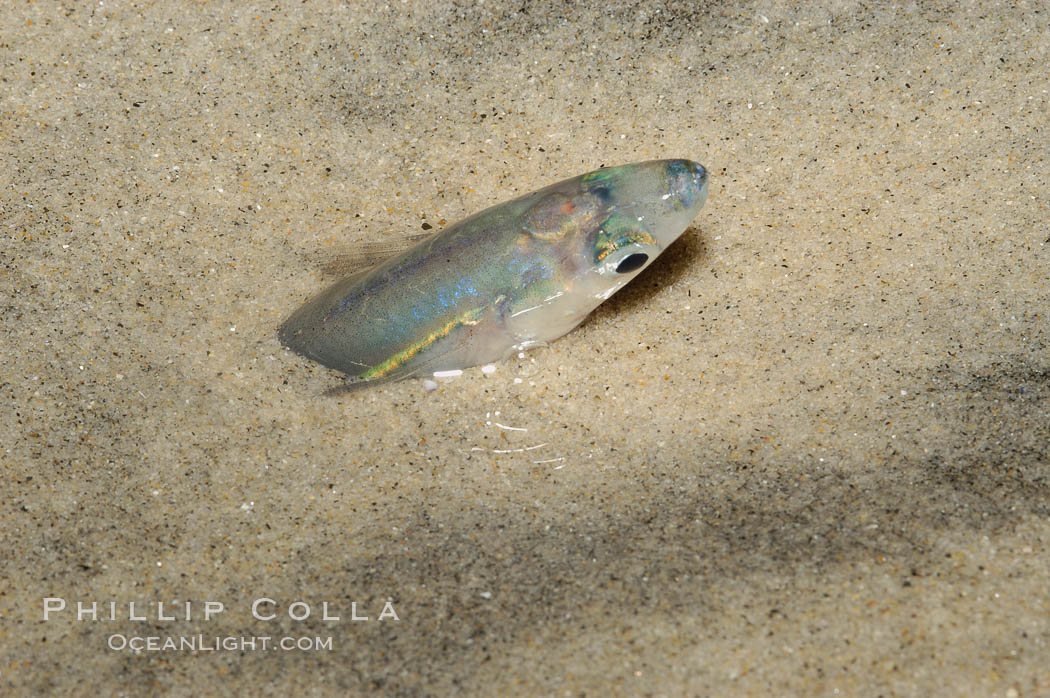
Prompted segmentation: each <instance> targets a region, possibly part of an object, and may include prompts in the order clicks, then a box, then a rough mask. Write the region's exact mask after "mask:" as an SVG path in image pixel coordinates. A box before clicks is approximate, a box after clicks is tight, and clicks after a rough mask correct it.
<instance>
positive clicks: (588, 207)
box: [509, 160, 707, 341]
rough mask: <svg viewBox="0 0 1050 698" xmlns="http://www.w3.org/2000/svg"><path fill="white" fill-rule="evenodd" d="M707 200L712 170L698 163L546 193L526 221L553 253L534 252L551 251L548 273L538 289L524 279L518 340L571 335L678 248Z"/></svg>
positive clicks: (662, 164) (624, 170)
mask: <svg viewBox="0 0 1050 698" xmlns="http://www.w3.org/2000/svg"><path fill="white" fill-rule="evenodd" d="M706 198H707V170H705V169H704V167H703V166H702V165H700V164H698V163H696V162H693V161H691V160H652V161H649V162H640V163H636V164H632V165H623V166H620V167H609V168H604V169H601V170H597V171H595V172H591V173H590V174H587V175H583V176H582V177H579V178H577V179H574V180H567V181H566V182H563V183H560V184H559V185H556V186H555V187H552V188H549V189H548V190H545V191H544V192H542V193H541V195H540V196H539V197H538V198H537V199H536V200H535V201H534V202H532V203H530V206H531V208H530V209H529V210H528V212H527V213H526V214H525V215H524V218H523V220H524V222H525V225H524V229H525V231H526V232H527V233H528V238H529V239H531V240H533V241H542V242H543V243H545V244H547V245H549V247H540V248H535V247H530V248H529V249H530V250H536V249H542V250H546V252H544V253H543V254H539V255H536V259H538V260H542V261H541V262H540V263H538V268H541V269H543V270H544V271H545V272H547V273H545V275H544V276H543V277H542V279H543V282H542V283H536V284H535V285H533V284H531V283H529V281H530V280H531V279H533V278H536V279H539V278H540V276H539V275H538V274H530V275H527V276H526V277H523V279H524V282H523V284H522V288H521V290H520V291H519V292H518V293H517V294H516V298H515V301H516V302H515V304H514V305H515V308H514V310H513V312H512V314H511V318H512V320H511V322H510V323H509V324H510V326H511V327H512V329H513V330H514V333H515V334H516V335H517V336H519V337H524V338H529V340H530V341H531V340H532V339H535V340H537V341H549V340H550V339H553V338H556V337H559V336H561V335H562V334H565V333H566V332H568V331H569V330H571V329H572V328H573V327H575V326H576V325H578V324H579V323H580V322H582V320H583V319H584V318H585V317H586V316H587V315H588V314H589V313H590V312H591V311H592V310H594V309H595V308H596V307H597V306H598V305H600V304H601V303H602V302H603V301H605V300H606V299H607V298H609V297H610V296H612V295H613V294H614V293H616V291H618V290H619V289H621V288H623V287H624V286H625V285H626V284H627V283H628V282H630V281H631V279H633V278H634V277H636V276H637V275H638V274H639V273H641V272H642V270H644V269H645V268H646V267H648V266H649V264H651V263H652V261H653V260H654V259H656V257H657V256H659V255H660V253H661V252H663V251H664V250H666V249H667V248H668V247H669V246H670V245H671V244H672V243H673V242H674V241H675V240H677V239H678V237H679V236H680V235H681V234H682V233H683V232H684V231H685V230H686V229H687V228H688V227H689V224H690V223H691V222H692V220H693V218H694V217H695V216H696V214H697V213H698V212H699V210H700V208H701V207H702V206H703V205H704V201H705V199H706ZM548 260H549V261H548ZM532 289H535V291H533V290H532ZM512 295H513V294H512Z"/></svg>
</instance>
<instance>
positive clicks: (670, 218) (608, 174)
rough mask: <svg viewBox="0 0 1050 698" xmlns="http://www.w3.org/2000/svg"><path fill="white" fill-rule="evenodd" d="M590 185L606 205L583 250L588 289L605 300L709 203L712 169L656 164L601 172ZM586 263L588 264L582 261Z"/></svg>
mask: <svg viewBox="0 0 1050 698" xmlns="http://www.w3.org/2000/svg"><path fill="white" fill-rule="evenodd" d="M584 186H587V187H589V188H591V191H592V193H593V194H594V195H596V196H598V197H599V198H602V199H604V200H605V202H606V204H607V205H606V206H605V207H604V209H603V218H602V220H601V222H600V223H599V224H597V225H595V226H594V227H593V229H592V230H591V232H590V233H589V235H588V237H587V239H586V242H585V244H584V245H583V246H582V249H581V250H580V252H581V254H582V255H585V256H587V257H588V258H589V259H587V260H586V262H587V263H589V267H586V266H584V267H583V268H584V269H587V271H588V273H587V274H586V276H587V277H589V278H587V279H580V281H581V282H583V285H586V286H589V287H591V289H590V290H591V292H592V293H593V294H594V295H595V296H596V297H597V298H598V299H599V301H600V300H604V299H605V298H608V297H609V296H611V295H612V294H613V293H615V292H616V291H617V290H618V289H620V288H622V287H623V286H624V285H625V284H626V283H627V282H628V281H630V280H631V279H632V278H634V277H635V276H637V275H638V274H639V273H640V272H641V271H642V270H643V269H645V268H646V267H647V266H648V265H649V264H650V263H652V261H653V260H654V259H655V258H656V257H657V256H658V255H659V254H660V253H661V252H663V251H664V250H666V249H667V248H668V247H669V246H670V245H671V243H673V242H674V241H675V240H677V239H678V237H679V236H680V235H681V234H682V233H683V232H684V231H685V230H686V228H688V227H689V224H690V223H691V222H692V220H693V218H695V217H696V214H697V212H698V211H699V210H700V208H701V207H702V206H703V205H704V201H705V200H706V199H707V170H706V169H704V166H703V165H700V164H699V163H696V162H693V161H692V160H681V159H680V160H651V161H649V162H641V163H637V164H634V165H625V166H623V167H615V168H609V169H608V170H598V171H597V172H594V173H592V174H591V175H588V176H585V177H584ZM581 261H583V260H581Z"/></svg>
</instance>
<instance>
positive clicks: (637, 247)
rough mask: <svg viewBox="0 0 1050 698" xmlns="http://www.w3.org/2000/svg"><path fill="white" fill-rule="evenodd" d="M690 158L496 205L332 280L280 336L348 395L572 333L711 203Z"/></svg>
mask: <svg viewBox="0 0 1050 698" xmlns="http://www.w3.org/2000/svg"><path fill="white" fill-rule="evenodd" d="M707 179H708V175H707V170H706V169H705V168H704V166H703V165H700V164H699V163H697V162H694V161H692V160H686V159H667V160H649V161H645V162H637V163H632V164H627V165H620V166H617V167H605V168H602V169H599V170H595V171H593V172H588V173H587V174H583V175H580V176H578V177H573V178H571V179H566V180H563V181H561V182H558V183H556V184H552V185H550V186H548V187H545V188H543V189H540V190H538V191H535V192H532V193H530V194H526V195H524V196H520V197H518V198H516V199H513V200H511V201H507V202H505V203H502V204H498V205H495V206H492V207H491V208H487V209H485V210H483V211H481V212H479V213H476V214H474V215H472V216H470V217H468V218H465V219H463V220H462V221H459V222H458V223H455V224H453V225H450V226H448V227H447V228H445V229H444V230H441V231H440V232H438V233H436V234H434V235H432V236H430V237H428V238H426V239H425V240H422V241H420V242H419V243H418V244H416V245H415V246H413V247H411V248H410V249H408V250H405V251H404V252H402V253H401V254H397V255H395V256H393V257H391V258H389V259H387V260H385V261H383V262H381V263H379V264H378V265H376V266H374V267H371V268H369V269H364V270H360V271H358V272H356V273H354V274H351V275H349V276H347V277H346V278H343V279H341V280H339V281H338V282H336V283H335V284H333V285H332V286H331V287H329V288H328V289H326V290H324V291H322V292H321V293H320V294H318V295H317V296H315V297H313V298H312V299H310V300H308V301H307V302H306V303H305V304H303V305H302V306H301V307H300V308H299V309H297V310H296V311H295V312H294V313H292V314H291V315H290V316H289V317H288V318H287V319H286V320H285V321H284V323H283V324H282V325H281V327H280V329H279V330H278V338H279V339H280V342H281V343H282V344H283V345H284V346H286V347H288V348H289V349H291V350H292V351H294V352H296V353H298V354H301V355H302V356H304V357H307V358H308V359H311V360H313V361H316V362H317V363H320V364H322V365H323V366H326V367H328V368H331V369H334V370H336V371H340V372H342V373H344V374H345V375H346V383H345V385H344V386H342V387H343V388H344V389H351V390H354V389H357V388H360V387H365V386H371V385H379V384H382V383H388V382H391V381H397V380H402V379H405V378H410V377H421V378H422V377H429V376H430V375H432V374H442V373H444V372H455V371H458V370H462V369H466V368H470V367H472V366H480V365H485V364H493V363H496V362H499V361H502V360H505V359H507V358H509V357H510V356H512V355H513V354H515V353H517V352H520V351H523V350H526V349H529V348H532V347H536V346H544V345H546V344H547V343H549V342H551V341H553V340H555V339H557V338H559V337H561V336H562V335H565V334H567V333H568V332H571V331H572V330H573V329H575V328H576V327H577V326H578V325H579V324H580V323H581V322H583V320H584V319H585V318H586V317H587V316H588V315H589V314H590V312H591V311H592V310H594V309H595V308H596V307H598V306H599V305H600V304H601V303H602V302H603V301H605V300H606V299H608V298H609V297H610V296H612V295H613V294H614V293H616V291H618V290H619V289H621V288H623V287H624V286H625V285H626V284H627V283H628V282H629V281H631V279H633V278H634V277H636V276H637V275H638V274H639V273H641V272H642V271H643V270H644V269H645V268H646V267H648V266H649V265H650V264H652V263H653V260H655V259H656V258H657V257H658V256H659V255H660V253H661V252H663V251H664V250H666V249H667V248H668V246H669V245H670V244H671V243H673V242H674V241H675V240H676V239H677V238H678V237H679V236H680V235H681V234H682V233H683V232H684V231H685V230H686V229H687V228H688V226H689V225H690V224H691V222H692V221H693V219H694V218H695V217H696V215H697V213H698V212H699V210H700V208H701V207H702V206H703V205H704V202H705V200H706V199H707V190H708V182H707Z"/></svg>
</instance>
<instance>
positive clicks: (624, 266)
mask: <svg viewBox="0 0 1050 698" xmlns="http://www.w3.org/2000/svg"><path fill="white" fill-rule="evenodd" d="M648 261H649V255H647V254H645V253H644V252H635V253H634V254H629V255H627V256H626V257H624V258H623V259H621V260H620V263H619V264H617V265H616V273H617V274H630V273H631V272H632V271H637V270H638V269H641V268H642V267H643V266H644V265H645V263H646V262H648Z"/></svg>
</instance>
